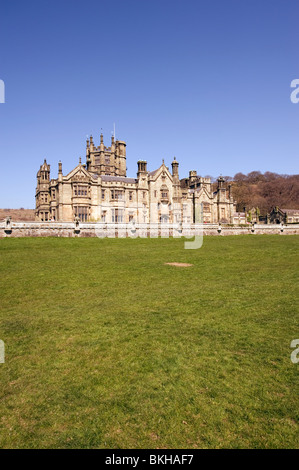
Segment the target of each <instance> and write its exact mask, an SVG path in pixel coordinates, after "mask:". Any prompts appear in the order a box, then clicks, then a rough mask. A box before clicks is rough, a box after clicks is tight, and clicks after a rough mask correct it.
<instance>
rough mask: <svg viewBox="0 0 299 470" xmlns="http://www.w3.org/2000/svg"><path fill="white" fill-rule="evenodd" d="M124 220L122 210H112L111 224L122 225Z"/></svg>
mask: <svg viewBox="0 0 299 470" xmlns="http://www.w3.org/2000/svg"><path fill="white" fill-rule="evenodd" d="M123 219H124V211H123V209H112V222H114V223H122V222H123Z"/></svg>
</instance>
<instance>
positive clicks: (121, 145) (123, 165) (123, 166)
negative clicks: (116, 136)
mask: <svg viewBox="0 0 299 470" xmlns="http://www.w3.org/2000/svg"><path fill="white" fill-rule="evenodd" d="M118 152H119V156H118V160H119V170H118V174H119V176H127V159H126V143H125V142H123V141H121V140H119V141H118Z"/></svg>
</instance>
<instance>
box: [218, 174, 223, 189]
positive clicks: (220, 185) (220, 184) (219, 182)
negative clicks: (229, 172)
mask: <svg viewBox="0 0 299 470" xmlns="http://www.w3.org/2000/svg"><path fill="white" fill-rule="evenodd" d="M217 183H218V185H217V189H225V179H224V178H223V176H219V178H218V180H217Z"/></svg>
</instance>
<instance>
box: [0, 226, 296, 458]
mask: <svg viewBox="0 0 299 470" xmlns="http://www.w3.org/2000/svg"><path fill="white" fill-rule="evenodd" d="M298 244H299V237H298V236H280V235H273V236H266V235H261V236H257V235H247V236H237V237H234V236H230V237H205V238H204V244H203V247H202V248H201V249H199V250H184V243H183V240H178V239H137V240H132V239H97V238H94V239H80V238H73V239H63V238H47V239H45V238H35V239H3V240H1V241H0V270H1V280H0V284H1V314H0V339H2V340H3V341H4V342H5V348H6V362H5V364H0V380H1V389H0V447H2V448H8V447H13V448H37V447H40V448H160V449H163V448H189V449H191V448H221V447H225V448H227V447H229V448H244V447H246V448H247V447H249V448H290V447H296V448H298V447H299V433H298V415H299V404H298V390H299V389H298V385H299V380H298V372H299V364H293V363H292V362H291V360H290V355H291V351H292V350H291V348H290V343H291V341H292V340H293V339H296V338H299V322H298ZM166 262H185V263H191V264H193V266H192V267H189V268H178V267H173V266H168V265H165V264H164V263H166Z"/></svg>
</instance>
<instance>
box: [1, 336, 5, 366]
mask: <svg viewBox="0 0 299 470" xmlns="http://www.w3.org/2000/svg"><path fill="white" fill-rule="evenodd" d="M4 362H5V347H4V341H2V339H0V364H4Z"/></svg>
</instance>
